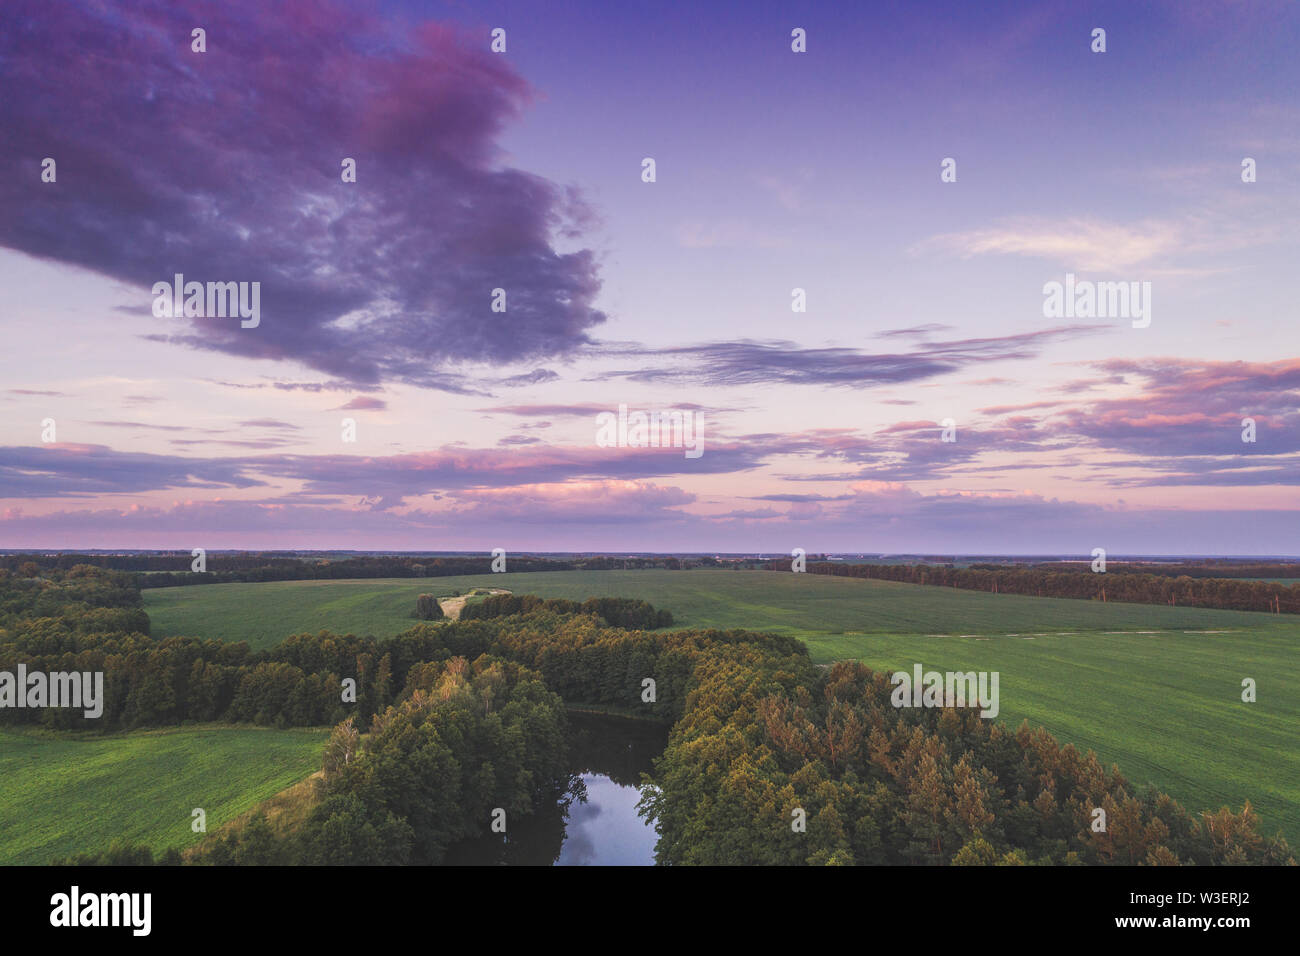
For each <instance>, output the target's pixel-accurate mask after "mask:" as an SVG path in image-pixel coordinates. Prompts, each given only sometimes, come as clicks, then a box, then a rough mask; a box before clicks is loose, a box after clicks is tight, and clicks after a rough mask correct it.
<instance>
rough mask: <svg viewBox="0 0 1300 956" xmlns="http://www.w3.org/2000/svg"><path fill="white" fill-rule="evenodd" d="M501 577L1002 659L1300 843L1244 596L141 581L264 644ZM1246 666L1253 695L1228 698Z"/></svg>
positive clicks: (1003, 674) (1293, 794) (1016, 699)
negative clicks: (1161, 600)
mask: <svg viewBox="0 0 1300 956" xmlns="http://www.w3.org/2000/svg"><path fill="white" fill-rule="evenodd" d="M490 586H496V587H505V588H509V589H511V590H513V591H514V592H515V593H516V594H526V593H533V594H539V595H542V596H545V597H568V598H574V599H584V598H587V597H592V596H596V597H602V596H628V597H638V598H643V599H645V600H647V601H650V602H651V603H652V604H654V605H655V606H656V607H665V608H668V609H669V610H670V611H672V612H673V614H674V616H675V617H676V619H677V625H678V626H683V627H719V628H730V627H744V628H750V629H754V630H764V631H773V632H777V633H784V634H790V635H793V636H797V637H799V638H801V639H803V640H804V641H805V642H806V643H807V644H808V646H809V649H810V651H811V653H812V655H813V658H814V659H815V660H817V661H818V662H821V663H829V662H831V661H834V660H841V659H858V660H862V661H864V662H865V663H867V664H868V665H870V666H873V667H877V668H884V669H888V670H895V669H899V668H906V669H909V670H910V669H911V666H912V665H913V664H914V663H916V662H920V663H922V664H923V665H924V666H925V667H926V669H935V670H941V671H942V670H971V669H973V670H996V671H999V673H1000V681H1001V686H1000V698H1001V700H1000V703H1001V713H1000V715H999V719H1000V720H1003V721H1006V722H1008V723H1010V724H1012V725H1013V726H1014V725H1018V724H1019V723H1020V721H1021V720H1024V719H1027V720H1029V721H1030V722H1031V723H1034V724H1041V725H1043V726H1045V727H1047V728H1048V729H1049V730H1050V731H1052V733H1054V734H1055V735H1056V736H1057V738H1058V739H1060V740H1061V741H1062V742H1071V743H1074V744H1075V745H1076V746H1079V747H1081V748H1083V749H1092V750H1095V751H1096V752H1097V754H1098V756H1099V757H1101V759H1102V760H1103V761H1104V762H1106V763H1107V764H1110V763H1118V764H1119V766H1120V768H1121V769H1122V770H1123V772H1124V773H1125V775H1126V776H1127V777H1128V778H1129V780H1130V781H1132V782H1133V783H1135V784H1140V783H1154V784H1155V785H1157V786H1158V787H1160V788H1161V789H1163V790H1165V791H1167V792H1169V793H1170V794H1172V795H1173V796H1175V797H1176V798H1178V799H1179V800H1180V801H1182V802H1183V803H1184V804H1185V805H1186V806H1187V807H1189V808H1190V809H1193V810H1201V809H1214V808H1217V807H1219V806H1221V805H1223V804H1225V803H1226V804H1229V805H1231V806H1233V807H1234V808H1240V806H1241V805H1242V803H1243V802H1244V801H1245V800H1249V801H1250V802H1251V804H1252V805H1253V806H1254V807H1255V808H1256V809H1257V810H1258V811H1259V812H1260V814H1261V816H1262V818H1263V819H1264V821H1265V829H1266V831H1267V832H1269V833H1272V832H1274V831H1276V830H1277V829H1281V830H1283V832H1284V833H1286V835H1287V837H1288V839H1289V840H1290V841H1291V842H1292V843H1293V844H1297V845H1300V748H1297V746H1296V739H1297V736H1298V734H1300V698H1297V695H1296V694H1295V688H1296V687H1298V686H1300V654H1297V653H1296V651H1297V648H1298V646H1300V640H1298V635H1300V620H1297V619H1295V618H1293V617H1290V616H1282V617H1274V616H1270V615H1266V614H1253V613H1249V612H1241V611H1212V610H1202V609H1197V608H1171V607H1168V606H1165V605H1141V604H1100V603H1097V602H1091V601H1071V600H1063V599H1060V600H1058V599H1052V598H1032V597H1020V596H1016V595H1005V594H1003V595H992V594H987V593H983V592H973V591H958V590H953V589H951V588H938V587H923V586H919V585H910V584H896V583H893V582H887V581H865V580H853V579H847V578H832V577H825V576H820V575H794V574H780V573H775V572H763V571H752V572H747V571H722V570H711V569H699V570H693V571H686V572H680V571H590V572H587V571H575V572H543V573H529V574H486V575H477V576H471V577H456V578H435V579H427V578H426V579H418V580H402V579H386V580H361V581H326V582H314V581H296V582H276V583H269V584H220V585H208V586H201V587H189V588H168V589H160V590H149V591H146V592H144V593H145V602H146V604H145V606H146V609H147V610H148V612H149V614H150V617H151V618H152V620H153V622H154V634H155V635H156V636H164V635H169V634H189V635H196V636H208V637H219V638H223V639H226V640H249V641H250V643H252V644H253V645H254V646H258V647H266V646H269V645H271V644H274V643H275V642H277V641H279V640H281V639H283V638H284V637H286V636H288V635H289V634H292V633H296V632H300V631H304V630H306V631H316V630H320V629H322V628H328V629H330V630H334V631H339V632H348V631H351V632H353V633H357V634H374V635H376V636H388V635H391V634H396V633H399V632H400V631H402V630H405V629H406V628H408V627H410V626H411V625H412V624H413V623H414V621H413V619H412V618H411V617H410V616H409V615H410V613H411V610H412V609H413V608H414V606H415V597H416V595H418V594H420V593H423V592H426V591H427V592H429V593H433V594H436V595H446V594H450V593H451V592H452V591H453V590H460V591H461V592H462V593H464V592H465V591H466V590H468V589H469V588H471V587H490ZM1244 677H1252V678H1254V679H1255V681H1256V683H1257V685H1258V701H1257V702H1256V703H1253V704H1246V703H1243V702H1242V701H1241V696H1240V695H1241V680H1242V678H1244Z"/></svg>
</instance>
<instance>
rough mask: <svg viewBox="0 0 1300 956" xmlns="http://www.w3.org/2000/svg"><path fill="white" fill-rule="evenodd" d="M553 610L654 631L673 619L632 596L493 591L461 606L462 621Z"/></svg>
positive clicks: (615, 625) (621, 625)
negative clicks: (574, 597)
mask: <svg viewBox="0 0 1300 956" xmlns="http://www.w3.org/2000/svg"><path fill="white" fill-rule="evenodd" d="M537 610H543V611H554V612H555V613H556V614H595V615H596V616H597V617H601V618H604V619H605V620H606V621H607V622H609V623H610V624H612V625H613V626H614V627H625V628H629V629H637V628H639V629H642V630H646V631H653V630H654V629H655V628H659V627H668V626H670V625H671V624H672V623H673V616H672V613H671V612H669V611H662V610H661V611H656V610H655V608H654V605H652V604H650V603H649V602H647V601H639V600H637V599H635V598H587V600H585V601H583V602H582V603H581V604H579V603H578V602H577V601H570V600H569V599H568V598H550V599H547V600H543V599H542V598H539V597H537V596H536V595H535V594H519V595H515V594H493V595H492V596H490V597H488V598H487V599H486V600H483V601H480V602H479V603H478V604H467V605H465V607H463V608H462V609H461V612H460V619H461V620H462V621H486V620H488V619H489V618H494V617H507V616H509V615H512V614H529V613H531V612H533V611H537Z"/></svg>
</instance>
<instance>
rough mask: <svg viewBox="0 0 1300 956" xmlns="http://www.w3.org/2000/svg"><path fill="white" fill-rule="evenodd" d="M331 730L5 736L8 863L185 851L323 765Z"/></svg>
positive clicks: (1, 756)
mask: <svg viewBox="0 0 1300 956" xmlns="http://www.w3.org/2000/svg"><path fill="white" fill-rule="evenodd" d="M328 733H329V732H328V731H327V730H322V729H302V730H271V729H266V728H257V727H230V726H223V725H220V724H201V725H197V726H194V727H187V728H184V729H180V730H148V731H133V732H131V733H127V734H112V735H109V736H102V737H101V736H94V737H90V736H84V737H69V736H67V735H54V734H49V733H44V732H41V731H28V730H9V729H6V730H0V780H2V781H4V784H3V786H2V787H0V834H3V838H2V839H0V864H40V863H47V862H49V860H51V859H52V858H59V857H64V856H68V855H70V854H73V853H80V852H91V851H95V850H101V849H107V847H108V845H109V844H110V843H111V842H112V841H113V840H114V839H115V838H118V837H121V838H123V839H126V840H129V841H131V842H134V843H146V844H148V845H149V846H150V847H151V848H152V849H153V850H154V851H155V852H159V851H162V850H165V849H167V848H168V847H172V846H174V847H178V848H183V847H186V846H189V845H190V844H192V843H196V842H198V840H199V839H201V838H202V836H203V835H202V834H199V833H194V832H192V831H191V829H190V827H191V823H192V820H193V818H192V817H191V812H192V811H193V810H194V808H195V807H202V808H203V810H204V811H205V812H206V813H207V828H208V832H209V833H211V832H213V831H214V830H216V829H217V828H218V827H219V826H221V825H222V824H223V823H225V822H226V821H228V820H231V819H233V818H234V817H237V816H238V815H239V814H241V813H243V812H244V811H246V810H248V809H250V808H252V807H253V806H254V805H256V804H257V803H259V802H260V801H262V800H264V799H266V798H268V797H270V796H272V795H273V794H275V793H278V792H279V791H280V790H283V789H284V788H285V787H288V786H290V785H292V784H293V783H295V782H296V781H299V780H301V779H303V778H304V777H306V776H308V775H309V774H311V773H312V772H313V771H315V770H316V769H318V768H319V766H320V754H321V750H322V748H323V747H324V744H325V739H326V737H327V736H328Z"/></svg>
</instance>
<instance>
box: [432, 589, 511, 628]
mask: <svg viewBox="0 0 1300 956" xmlns="http://www.w3.org/2000/svg"><path fill="white" fill-rule="evenodd" d="M475 590H477V591H487V593H488V594H509V593H510V589H509V588H475ZM470 597H472V595H470V594H462V595H461V596H460V597H449V598H443V599H442V600H440V601H439V602H438V604H439V605H440V606H441V607H442V613H443V616H444V617H446V618H447V620H449V621H459V620H460V612H461V611H462V610H463V609H464V607H465V602H466V601H468V600H469V599H470Z"/></svg>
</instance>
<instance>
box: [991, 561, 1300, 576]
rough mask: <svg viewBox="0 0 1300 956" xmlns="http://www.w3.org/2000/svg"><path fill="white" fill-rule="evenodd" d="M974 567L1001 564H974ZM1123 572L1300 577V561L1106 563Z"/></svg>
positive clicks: (1084, 567) (1074, 567) (1043, 567)
mask: <svg viewBox="0 0 1300 956" xmlns="http://www.w3.org/2000/svg"><path fill="white" fill-rule="evenodd" d="M971 567H975V568H985V567H1001V565H988V564H973V565H971ZM1029 567H1030V568H1033V569H1034V570H1039V571H1061V570H1066V571H1076V572H1077V571H1088V572H1089V573H1091V568H1090V566H1089V563H1088V562H1087V561H1082V562H1080V563H1078V564H1060V563H1052V564H1031V565H1029ZM1112 571H1120V572H1124V573H1126V574H1155V575H1158V576H1160V577H1164V578H1179V577H1187V578H1297V579H1300V562H1295V561H1273V562H1242V561H1215V560H1212V559H1208V558H1207V559H1206V560H1204V561H1186V562H1178V563H1177V564H1164V563H1161V564H1153V563H1150V562H1146V561H1111V562H1109V563H1108V564H1107V565H1106V572H1107V573H1108V574H1109V573H1111V572H1112Z"/></svg>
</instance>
